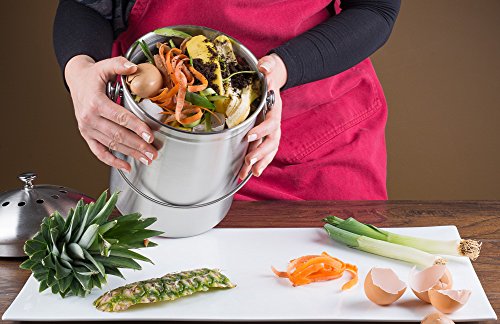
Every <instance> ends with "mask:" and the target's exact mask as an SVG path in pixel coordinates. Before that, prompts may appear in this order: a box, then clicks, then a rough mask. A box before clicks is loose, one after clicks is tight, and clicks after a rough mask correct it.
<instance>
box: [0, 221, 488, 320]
mask: <svg viewBox="0 0 500 324" xmlns="http://www.w3.org/2000/svg"><path fill="white" fill-rule="evenodd" d="M391 230H392V231H394V232H397V233H402V234H409V235H414V236H422V237H430V238H440V239H454V238H458V237H459V234H458V231H457V229H456V227H455V226H440V227H420V228H399V229H396V228H393V229H391ZM153 241H155V242H156V243H158V244H159V245H158V246H157V247H154V248H149V249H144V250H142V251H141V253H143V254H144V255H146V256H148V257H149V258H150V259H151V260H153V261H154V262H155V265H151V264H148V263H142V265H143V270H141V271H133V270H124V271H123V274H124V276H125V277H126V281H125V280H123V279H120V278H117V277H113V276H110V277H109V279H108V285H107V286H106V287H104V290H97V289H94V290H93V291H92V294H90V295H89V296H87V297H86V298H81V297H73V296H70V297H66V298H64V299H62V298H61V297H60V296H59V295H52V294H51V293H50V292H49V291H48V290H47V291H45V292H43V293H41V294H40V293H38V282H37V281H36V280H35V279H34V278H33V277H30V278H29V279H28V281H27V282H26V284H25V286H24V287H23V289H22V290H21V292H20V293H19V295H18V296H17V297H16V299H15V300H14V302H13V303H12V305H11V306H10V307H9V309H8V310H7V311H6V312H5V314H4V316H3V320H18V321H63V320H64V321H67V320H89V321H94V320H95V321H103V320H202V321H264V320H265V321H283V320H294V321H361V322H369V321H379V322H391V321H408V322H411V321H414V322H416V321H420V320H421V319H422V318H423V317H424V316H425V315H427V314H429V313H430V312H432V311H434V308H433V307H432V306H430V305H429V304H425V303H423V302H421V301H420V300H418V299H417V298H416V297H415V296H414V294H413V292H412V291H411V289H407V290H406V292H405V294H404V295H403V297H402V298H401V299H400V300H399V301H397V302H396V303H395V304H393V305H391V306H389V307H381V306H377V305H375V304H373V303H371V302H370V301H369V300H368V299H367V298H366V296H365V295H364V291H363V281H364V278H365V276H366V273H367V272H368V271H369V269H370V268H371V267H373V266H377V267H390V268H392V269H393V270H394V271H395V272H396V273H397V274H398V275H399V276H400V278H401V279H402V280H404V281H408V274H409V272H410V269H411V268H412V266H411V265H409V264H407V263H404V262H399V261H395V260H391V259H386V258H383V257H379V256H376V255H371V254H368V253H364V252H360V251H357V250H354V249H350V248H347V247H345V246H343V245H341V244H339V243H336V242H334V241H332V240H331V239H329V238H328V236H327V235H326V233H325V232H324V230H323V229H322V228H280V229H276V228H262V229H214V230H212V231H209V232H207V233H205V234H203V235H200V236H196V237H191V238H183V239H167V238H156V239H154V240H153ZM323 251H326V252H328V253H329V254H331V255H333V256H335V257H338V258H340V259H341V260H343V261H345V262H348V263H353V264H356V265H357V266H358V267H359V275H360V283H358V284H357V285H356V286H355V287H354V288H352V289H350V290H348V291H344V292H342V291H341V290H340V287H341V286H342V284H343V283H345V282H346V281H347V280H348V278H349V274H348V273H346V274H345V275H344V278H341V279H338V280H333V281H329V282H321V283H314V284H310V285H306V286H300V287H292V286H291V284H290V282H289V281H288V280H287V279H282V278H277V277H276V276H275V275H274V274H273V273H272V272H271V269H270V267H271V265H273V266H275V267H276V268H277V269H285V267H286V265H287V263H288V261H289V260H291V259H293V258H296V257H299V256H303V255H307V254H320V253H321V252H323ZM448 260H449V263H448V267H449V269H450V271H451V273H452V274H453V279H454V289H464V288H466V289H471V290H472V295H471V297H470V300H469V302H468V303H467V304H466V305H465V307H463V308H462V309H460V310H458V311H457V312H455V313H453V314H451V315H450V317H451V318H452V319H453V320H454V321H458V322H460V321H471V320H494V319H496V315H495V312H494V310H493V309H492V307H491V305H490V303H489V302H488V299H487V297H486V294H485V293H484V290H483V288H482V286H481V283H480V282H479V279H478V277H477V275H476V273H475V272H474V269H473V267H472V265H471V263H470V261H469V260H468V259H466V258H454V257H450V258H448ZM202 267H209V268H218V269H221V270H222V271H223V273H224V274H226V275H227V276H228V277H229V278H230V279H231V281H232V282H234V283H235V284H237V287H236V288H234V289H229V290H212V291H210V292H206V293H198V294H195V295H192V296H189V297H184V298H181V299H178V300H176V301H173V302H161V303H156V304H152V305H146V306H139V307H132V308H130V309H129V310H127V311H124V312H119V313H104V312H101V311H98V310H96V309H95V308H94V307H93V306H92V302H93V301H94V300H95V299H96V298H97V297H98V296H100V295H101V294H102V293H104V292H105V291H107V290H109V289H114V288H116V287H118V286H122V285H124V284H126V283H130V282H134V281H139V280H144V279H149V278H154V277H161V276H162V275H164V274H166V273H168V272H175V271H182V270H190V269H195V268H202Z"/></svg>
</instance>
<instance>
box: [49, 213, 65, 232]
mask: <svg viewBox="0 0 500 324" xmlns="http://www.w3.org/2000/svg"><path fill="white" fill-rule="evenodd" d="M51 218H52V220H53V222H55V223H56V224H57V227H58V228H59V233H62V232H63V230H64V218H63V217H62V216H61V214H59V212H58V211H57V210H56V211H55V212H54V213H53V214H52V215H51Z"/></svg>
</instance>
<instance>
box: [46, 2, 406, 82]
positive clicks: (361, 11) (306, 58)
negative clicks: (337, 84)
mask: <svg viewBox="0 0 500 324" xmlns="http://www.w3.org/2000/svg"><path fill="white" fill-rule="evenodd" d="M133 4H134V1H133V0H101V1H95V0H60V1H59V6H58V8H57V13H56V17H55V21H54V48H55V52H56V56H57V60H58V62H59V65H60V66H61V69H62V70H63V71H64V68H65V66H66V63H67V62H68V61H69V60H70V59H71V58H72V57H74V56H76V55H80V54H85V55H88V56H90V57H92V58H93V59H94V60H96V61H99V60H102V59H106V58H109V57H110V56H111V46H112V43H113V41H114V39H115V38H116V37H117V36H118V35H119V33H120V32H121V31H123V30H124V29H125V28H126V24H127V19H128V15H129V13H130V9H131V8H132V6H133ZM283 5H286V2H284V4H283ZM332 5H333V2H332ZM340 7H341V9H342V12H341V13H340V14H338V15H335V14H334V11H333V8H329V9H331V10H330V12H331V13H332V16H331V17H330V18H329V19H327V20H326V21H325V22H323V23H321V24H319V25H317V26H315V27H313V28H312V29H310V30H308V31H307V32H305V33H303V34H301V35H299V36H297V37H295V38H293V39H291V40H290V41H288V42H287V43H285V44H283V45H281V46H279V47H277V48H275V49H273V50H271V52H272V53H276V54H278V55H279V56H280V57H281V59H282V60H283V62H284V63H285V66H286V68H287V72H288V80H287V83H286V84H285V86H284V87H283V89H286V88H290V87H294V86H297V85H301V84H304V83H308V82H312V81H316V80H320V79H324V78H327V77H330V76H332V75H335V74H338V73H340V72H342V71H345V70H347V69H349V68H351V67H352V66H354V65H356V64H357V63H359V62H361V61H362V60H364V59H365V58H367V57H368V56H370V55H371V54H372V53H373V52H375V51H376V50H377V49H378V48H380V47H381V46H382V45H383V44H384V43H385V42H386V41H387V39H388V38H389V35H390V33H391V31H392V27H393V26H394V22H395V20H396V17H397V15H398V12H399V7H400V0H344V1H341V3H340Z"/></svg>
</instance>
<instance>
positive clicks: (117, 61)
mask: <svg viewBox="0 0 500 324" xmlns="http://www.w3.org/2000/svg"><path fill="white" fill-rule="evenodd" d="M95 67H96V69H97V71H98V72H99V75H100V76H101V78H102V79H103V80H104V81H108V80H111V79H112V78H113V77H114V76H115V75H117V74H121V75H128V74H132V73H134V72H135V71H137V65H135V64H134V63H132V62H130V61H129V60H127V59H126V58H124V57H123V56H117V57H113V58H109V59H106V60H102V61H99V62H97V63H96V65H95Z"/></svg>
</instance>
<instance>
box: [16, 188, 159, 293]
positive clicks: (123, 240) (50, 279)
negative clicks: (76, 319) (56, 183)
mask: <svg viewBox="0 0 500 324" xmlns="http://www.w3.org/2000/svg"><path fill="white" fill-rule="evenodd" d="M107 196H108V195H107V191H104V192H103V193H102V194H101V196H100V197H99V199H97V201H96V202H95V203H94V202H92V203H90V204H84V202H83V200H80V201H79V202H78V203H77V205H76V206H75V208H74V209H71V210H70V211H69V213H68V216H67V217H66V219H64V218H63V217H62V216H61V214H60V213H59V212H57V211H55V212H54V213H53V214H52V215H50V216H49V217H45V218H44V219H43V220H42V224H41V226H40V231H39V232H38V233H36V234H35V236H34V237H33V238H32V239H30V240H28V241H26V243H25V244H24V252H25V253H26V255H27V256H28V257H29V258H28V259H27V260H26V261H24V262H23V263H22V264H21V265H20V267H21V268H22V269H26V270H31V271H32V272H33V276H34V277H35V279H36V280H38V281H39V282H40V289H39V291H40V292H42V291H44V290H46V289H48V288H50V290H51V291H52V293H54V294H60V295H61V296H62V297H63V298H64V297H65V296H66V295H68V294H72V295H76V296H82V297H83V296H86V295H87V294H89V293H90V291H91V290H92V288H94V287H98V288H101V286H102V285H103V284H105V283H106V278H107V275H113V276H119V277H122V278H123V275H122V273H121V272H120V270H119V269H120V268H128V269H136V270H140V269H141V266H140V264H139V263H137V262H136V261H135V260H139V261H145V262H150V263H152V261H151V260H150V259H148V258H147V257H145V256H143V255H141V254H139V253H137V252H134V251H132V250H131V249H138V248H144V247H152V246H156V244H155V243H153V242H149V240H148V238H150V237H153V236H156V235H160V234H162V233H163V232H160V231H155V230H150V229H146V228H147V227H148V226H150V225H152V224H153V223H154V222H155V221H156V218H153V217H152V218H141V214H139V213H134V214H129V215H124V216H121V217H118V218H116V219H113V220H110V219H109V216H110V215H111V213H112V211H113V209H114V208H115V205H116V202H117V200H118V193H114V194H112V195H111V197H110V198H109V200H107Z"/></svg>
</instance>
